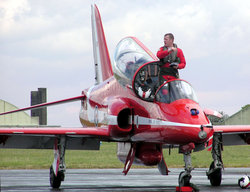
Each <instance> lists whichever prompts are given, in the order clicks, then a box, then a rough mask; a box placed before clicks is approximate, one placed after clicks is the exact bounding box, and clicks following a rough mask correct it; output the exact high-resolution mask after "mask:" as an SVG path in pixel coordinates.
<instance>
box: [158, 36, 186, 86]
mask: <svg viewBox="0 0 250 192" xmlns="http://www.w3.org/2000/svg"><path fill="white" fill-rule="evenodd" d="M157 57H158V58H159V59H160V61H161V62H160V84H162V83H163V82H164V81H168V80H171V79H177V78H179V73H178V69H183V68H185V66H186V60H185V57H184V55H183V52H182V50H181V49H180V48H177V45H176V44H175V43H174V35H173V34H172V33H167V34H165V35H164V46H163V47H161V48H160V49H159V50H158V52H157Z"/></svg>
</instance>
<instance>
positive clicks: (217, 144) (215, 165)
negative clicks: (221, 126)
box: [207, 133, 223, 186]
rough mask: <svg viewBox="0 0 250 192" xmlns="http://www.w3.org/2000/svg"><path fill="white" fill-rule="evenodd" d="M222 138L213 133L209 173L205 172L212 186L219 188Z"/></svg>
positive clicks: (221, 166)
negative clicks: (211, 159)
mask: <svg viewBox="0 0 250 192" xmlns="http://www.w3.org/2000/svg"><path fill="white" fill-rule="evenodd" d="M221 151H222V136H221V134H219V133H215V134H214V136H213V146H212V157H213V160H214V161H213V162H212V163H211V165H210V168H209V171H208V172H207V177H208V179H209V180H210V183H211V185H212V186H220V184H221V179H222V173H221V172H222V168H223V162H222V156H221Z"/></svg>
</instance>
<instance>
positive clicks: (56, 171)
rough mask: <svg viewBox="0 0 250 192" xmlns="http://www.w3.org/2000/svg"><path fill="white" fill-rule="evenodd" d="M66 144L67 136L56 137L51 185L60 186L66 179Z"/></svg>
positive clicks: (51, 168)
mask: <svg viewBox="0 0 250 192" xmlns="http://www.w3.org/2000/svg"><path fill="white" fill-rule="evenodd" d="M65 146H66V137H65V136H61V137H59V138H56V139H55V144H54V162H53V164H52V165H51V167H50V186H51V187H52V188H59V187H60V186H61V182H62V181H64V177H65V171H66V165H65V160H64V156H65Z"/></svg>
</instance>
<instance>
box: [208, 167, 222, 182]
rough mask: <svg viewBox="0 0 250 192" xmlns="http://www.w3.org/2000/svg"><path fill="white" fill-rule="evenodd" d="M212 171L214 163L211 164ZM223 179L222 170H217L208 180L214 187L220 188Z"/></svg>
mask: <svg viewBox="0 0 250 192" xmlns="http://www.w3.org/2000/svg"><path fill="white" fill-rule="evenodd" d="M212 169H214V162H212V163H211V165H210V168H209V170H212ZM221 178H222V174H221V168H218V169H216V170H215V171H213V172H212V173H211V174H210V175H209V176H208V179H209V180H210V183H211V185H212V186H220V184H221Z"/></svg>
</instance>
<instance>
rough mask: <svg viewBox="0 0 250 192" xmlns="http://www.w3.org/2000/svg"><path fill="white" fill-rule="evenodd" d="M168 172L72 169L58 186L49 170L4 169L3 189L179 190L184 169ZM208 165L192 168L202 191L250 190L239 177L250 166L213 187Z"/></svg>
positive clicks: (76, 191)
mask: <svg viewBox="0 0 250 192" xmlns="http://www.w3.org/2000/svg"><path fill="white" fill-rule="evenodd" d="M170 171H171V172H170V173H169V175H168V176H162V175H160V174H159V171H158V170H157V169H131V170H130V172H129V173H128V175H127V176H124V175H123V174H122V169H68V170H67V171H66V175H65V181H64V182H62V185H61V187H60V189H58V190H55V189H52V188H51V187H50V184H49V169H48V170H0V191H1V192H24V191H25V192H31V191H32V192H47V191H50V192H51V191H60V192H68V191H70V192H80V191H81V192H82V191H88V192H89V191H119V192H121V191H133V192H135V191H136V192H138V191H176V186H177V185H178V177H179V173H180V172H181V171H183V169H179V168H172V169H171V168H170ZM206 171H207V169H203V168H197V169H195V170H193V171H192V179H191V182H192V183H194V184H195V185H196V186H198V188H199V189H200V191H205V192H208V191H209V192H211V191H215V192H216V191H220V192H224V191H227V192H228V191H234V192H236V191H250V189H247V190H243V189H241V188H240V187H239V186H238V179H239V178H240V177H241V176H243V175H245V174H248V175H250V168H226V169H225V170H224V171H223V176H222V183H221V186H219V187H212V186H211V185H210V181H209V180H208V179H207V176H206Z"/></svg>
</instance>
